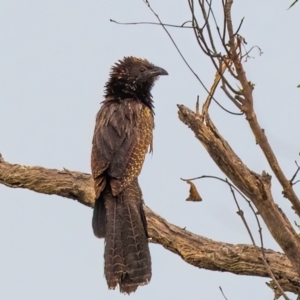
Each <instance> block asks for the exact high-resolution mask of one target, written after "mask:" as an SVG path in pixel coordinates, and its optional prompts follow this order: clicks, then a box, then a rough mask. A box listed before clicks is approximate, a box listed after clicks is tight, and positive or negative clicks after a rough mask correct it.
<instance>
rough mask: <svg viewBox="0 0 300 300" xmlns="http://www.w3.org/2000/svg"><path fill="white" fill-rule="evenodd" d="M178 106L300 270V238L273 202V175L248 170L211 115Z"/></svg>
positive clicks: (181, 117)
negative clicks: (203, 114)
mask: <svg viewBox="0 0 300 300" xmlns="http://www.w3.org/2000/svg"><path fill="white" fill-rule="evenodd" d="M178 108H179V118H180V120H181V121H182V122H183V123H184V124H186V125H188V126H189V127H190V128H191V130H192V131H193V132H194V133H195V135H196V137H197V138H198V139H199V140H200V142H201V143H202V144H203V146H204V147H205V148H206V150H207V152H208V153H209V155H210V156H211V157H212V159H213V160H214V162H215V163H216V164H217V165H218V167H219V168H220V169H221V170H222V171H223V172H224V174H226V176H227V177H228V178H229V179H230V180H231V181H232V182H233V183H234V185H235V186H237V187H238V189H239V190H240V191H242V192H243V193H244V194H245V195H246V196H247V197H248V198H249V199H250V200H251V201H252V202H253V203H254V205H255V206H256V208H257V210H258V211H259V213H260V215H261V216H262V218H263V220H264V222H265V223H266V225H267V227H268V229H269V231H270V233H271V234H272V236H273V237H274V239H275V240H276V242H277V243H278V244H279V246H280V247H281V248H282V250H283V251H284V253H285V254H286V255H287V257H288V258H289V259H290V261H291V263H292V264H293V266H294V267H295V270H296V271H297V273H298V274H300V239H299V237H298V236H297V234H296V232H295V231H294V229H293V227H292V225H291V224H290V222H289V221H288V219H287V218H286V216H285V215H284V213H283V212H282V211H281V210H280V209H279V208H278V206H277V205H276V204H275V203H274V200H273V197H272V194H271V189H270V188H271V182H270V180H271V178H270V176H269V175H267V174H263V175H259V174H256V173H254V172H253V171H251V170H249V169H248V168H247V166H246V165H244V163H243V162H242V161H241V159H240V158H239V157H238V156H237V155H236V154H235V153H234V151H233V150H232V149H231V147H230V146H229V144H228V143H227V142H226V140H225V139H224V138H223V137H222V136H221V134H220V133H219V132H218V130H217V129H216V127H215V126H214V124H213V122H212V121H211V119H210V118H209V115H206V119H205V122H202V119H203V118H202V116H201V115H199V114H196V113H194V112H193V111H191V110H190V109H188V108H187V107H185V106H184V105H178Z"/></svg>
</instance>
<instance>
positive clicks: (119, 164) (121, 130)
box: [91, 57, 168, 294]
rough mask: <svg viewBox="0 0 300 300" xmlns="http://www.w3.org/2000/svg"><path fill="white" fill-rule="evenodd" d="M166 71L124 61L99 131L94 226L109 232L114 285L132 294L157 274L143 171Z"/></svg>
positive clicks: (107, 255) (108, 269) (108, 91)
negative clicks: (156, 92)
mask: <svg viewBox="0 0 300 300" xmlns="http://www.w3.org/2000/svg"><path fill="white" fill-rule="evenodd" d="M160 75H168V73H167V72H166V71H165V70H164V69H162V68H159V67H157V66H155V65H153V64H151V63H150V62H148V61H147V60H145V59H139V58H135V57H125V58H124V59H123V60H120V61H118V62H117V63H116V64H115V65H114V66H113V67H112V69H111V73H110V78H109V80H108V82H107V83H106V86H105V99H104V101H103V102H102V106H101V108H100V110H99V112H98V114H97V117H96V125H95V131H94V137H93V148H92V159H91V165H92V174H93V178H94V181H95V193H96V202H95V207H94V214H93V222H92V223H93V230H94V233H95V235H96V236H97V237H99V238H105V251H104V260H105V266H104V273H105V277H106V281H107V284H108V287H109V288H110V289H114V288H115V287H116V286H117V284H119V286H120V291H121V292H123V293H128V294H130V293H131V292H134V291H135V290H136V289H137V288H138V286H139V285H145V284H147V283H148V282H149V281H150V279H151V257H150V252H149V246H148V233H147V221H146V217H145V213H144V210H143V200H142V192H141V189H140V186H139V184H138V178H137V177H138V175H139V174H140V172H141V169H142V166H143V163H144V160H145V155H146V153H147V151H148V149H149V148H150V151H151V150H152V132H153V128H154V110H153V109H154V105H153V100H152V95H151V92H150V91H151V89H152V87H153V85H154V82H155V80H156V79H157V78H158V77H159V76H160Z"/></svg>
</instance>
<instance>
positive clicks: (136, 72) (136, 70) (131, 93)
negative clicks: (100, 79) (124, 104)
mask: <svg viewBox="0 0 300 300" xmlns="http://www.w3.org/2000/svg"><path fill="white" fill-rule="evenodd" d="M160 75H168V72H167V71H166V70H164V69H162V68H160V67H157V66H155V65H153V64H152V63H150V62H149V61H147V60H146V59H140V58H136V57H132V56H130V57H124V59H123V60H119V61H118V62H117V63H116V64H115V65H114V66H113V67H112V69H111V73H110V79H109V81H108V82H107V84H106V95H107V96H117V97H119V98H120V99H122V98H128V97H134V98H138V99H141V100H143V99H145V98H147V97H150V98H151V94H150V91H151V88H152V87H153V84H154V82H155V80H156V79H158V77H159V76H160Z"/></svg>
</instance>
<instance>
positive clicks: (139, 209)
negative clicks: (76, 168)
mask: <svg viewBox="0 0 300 300" xmlns="http://www.w3.org/2000/svg"><path fill="white" fill-rule="evenodd" d="M104 216H105V217H104ZM93 229H94V233H95V235H96V236H98V237H105V252H104V259H105V267H104V272H105V277H106V281H107V284H108V287H109V288H110V289H114V288H115V287H116V286H117V284H119V286H120V291H121V292H123V293H127V294H130V293H131V292H134V291H135V290H136V289H137V288H138V286H139V285H145V284H147V283H148V282H149V281H150V279H151V257H150V252H149V246H148V234H147V221H146V217H145V214H144V210H143V201H142V193H141V189H140V187H139V184H138V181H137V180H135V181H133V182H132V183H131V184H130V185H129V186H127V187H126V188H125V189H124V190H123V191H122V192H121V193H120V194H118V195H117V196H113V195H112V193H111V191H110V188H106V189H105V190H104V191H103V192H102V193H101V196H100V198H99V199H97V200H96V204H95V208H94V215H93Z"/></svg>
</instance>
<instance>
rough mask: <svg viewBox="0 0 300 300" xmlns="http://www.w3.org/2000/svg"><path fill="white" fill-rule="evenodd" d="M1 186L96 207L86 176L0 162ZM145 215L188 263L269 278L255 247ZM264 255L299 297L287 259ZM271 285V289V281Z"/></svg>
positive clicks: (160, 240)
mask: <svg viewBox="0 0 300 300" xmlns="http://www.w3.org/2000/svg"><path fill="white" fill-rule="evenodd" d="M0 184H4V185H6V186H8V187H11V188H25V189H29V190H32V191H35V192H38V193H43V194H48V195H58V196H62V197H66V198H70V199H74V200H77V201H78V202H80V203H81V204H84V205H87V206H90V207H92V206H93V205H94V197H95V195H94V188H93V179H92V177H91V175H89V174H86V173H80V172H74V171H69V170H66V169H64V170H63V171H59V170H54V169H45V168H43V167H28V166H22V165H18V164H10V163H8V162H5V161H4V160H0ZM145 212H146V216H147V220H148V229H149V234H150V237H151V239H152V242H153V243H157V244H160V245H162V246H163V247H164V248H166V249H167V250H169V251H171V252H173V253H175V254H177V255H179V256H180V257H181V258H182V259H183V260H184V261H186V262H187V263H189V264H191V265H193V266H196V267H198V268H203V269H207V270H212V271H221V272H231V273H234V274H238V275H251V276H260V277H267V278H268V277H269V274H268V270H266V268H265V266H264V263H263V261H262V259H261V257H260V255H258V254H257V251H256V249H255V247H254V246H252V245H242V244H238V245H232V244H228V243H222V242H217V241H213V240H211V239H208V238H205V237H202V236H200V235H196V234H194V233H192V232H189V231H187V230H185V229H181V228H179V227H178V226H175V225H173V224H170V223H168V222H167V221H166V220H165V219H163V218H162V217H160V216H159V215H157V214H155V213H154V212H153V211H152V210H151V209H150V208H148V207H146V206H145ZM258 250H259V248H258ZM265 255H266V259H267V260H268V263H269V265H270V266H272V271H273V274H274V276H275V278H276V279H277V280H278V281H279V283H280V285H281V287H282V289H283V290H284V291H290V292H293V293H296V294H298V293H300V277H299V276H298V274H297V273H296V272H295V270H294V269H293V266H292V264H291V263H290V261H289V260H288V258H287V257H286V256H285V255H284V254H282V253H278V252H275V251H273V250H265ZM269 285H270V286H272V281H271V282H270V283H269Z"/></svg>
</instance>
